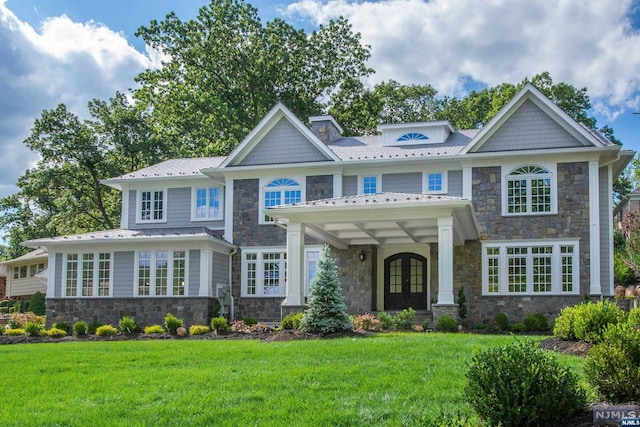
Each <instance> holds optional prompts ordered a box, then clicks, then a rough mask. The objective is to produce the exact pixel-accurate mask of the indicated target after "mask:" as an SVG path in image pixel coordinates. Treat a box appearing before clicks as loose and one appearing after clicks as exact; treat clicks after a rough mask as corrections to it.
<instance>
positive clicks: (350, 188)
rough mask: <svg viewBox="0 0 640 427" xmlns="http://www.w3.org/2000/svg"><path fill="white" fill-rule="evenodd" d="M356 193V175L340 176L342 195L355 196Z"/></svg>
mask: <svg viewBox="0 0 640 427" xmlns="http://www.w3.org/2000/svg"><path fill="white" fill-rule="evenodd" d="M356 194H358V177H357V176H356V175H349V176H345V177H342V195H343V196H355V195H356Z"/></svg>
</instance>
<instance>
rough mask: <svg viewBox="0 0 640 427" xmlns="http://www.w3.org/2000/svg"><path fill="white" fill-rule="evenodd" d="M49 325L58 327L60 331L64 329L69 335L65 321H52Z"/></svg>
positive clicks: (69, 330)
mask: <svg viewBox="0 0 640 427" xmlns="http://www.w3.org/2000/svg"><path fill="white" fill-rule="evenodd" d="M51 327H52V328H56V329H60V330H61V331H65V332H66V333H67V335H69V333H70V332H71V329H70V325H69V323H67V322H54V323H53V325H51Z"/></svg>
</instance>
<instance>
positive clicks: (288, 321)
mask: <svg viewBox="0 0 640 427" xmlns="http://www.w3.org/2000/svg"><path fill="white" fill-rule="evenodd" d="M302 315H303V313H302V312H300V313H291V314H288V315H286V316H285V317H284V319H282V329H299V328H300V321H302Z"/></svg>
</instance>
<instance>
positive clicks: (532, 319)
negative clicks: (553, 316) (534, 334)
mask: <svg viewBox="0 0 640 427" xmlns="http://www.w3.org/2000/svg"><path fill="white" fill-rule="evenodd" d="M523 326H524V329H525V330H526V331H530V332H531V331H546V330H547V329H549V321H548V320H547V318H546V317H545V315H544V314H542V313H533V314H528V315H526V316H525V317H524V325H523Z"/></svg>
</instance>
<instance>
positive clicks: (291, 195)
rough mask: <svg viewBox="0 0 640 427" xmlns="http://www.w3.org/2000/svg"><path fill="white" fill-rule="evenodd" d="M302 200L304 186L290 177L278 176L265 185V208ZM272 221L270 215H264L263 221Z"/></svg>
mask: <svg viewBox="0 0 640 427" xmlns="http://www.w3.org/2000/svg"><path fill="white" fill-rule="evenodd" d="M301 201H302V187H301V186H300V184H299V183H298V182H296V181H294V180H292V179H289V178H278V179H274V180H273V181H271V182H269V183H268V184H267V185H266V186H265V187H264V192H263V205H262V206H263V208H264V209H266V208H271V207H274V206H280V205H290V204H293V203H300V202H301ZM269 222H272V221H271V218H270V217H269V216H268V215H264V217H263V223H269Z"/></svg>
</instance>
